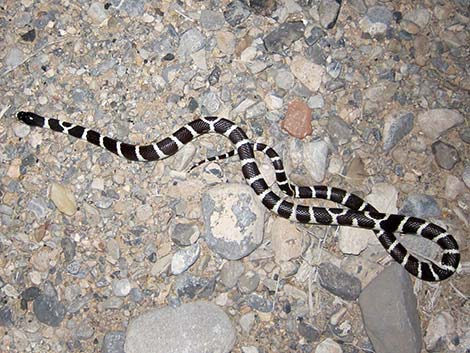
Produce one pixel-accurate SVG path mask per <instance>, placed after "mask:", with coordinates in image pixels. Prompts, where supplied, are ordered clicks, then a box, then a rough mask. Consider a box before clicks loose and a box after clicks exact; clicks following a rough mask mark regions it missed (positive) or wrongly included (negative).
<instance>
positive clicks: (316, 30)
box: [305, 27, 325, 46]
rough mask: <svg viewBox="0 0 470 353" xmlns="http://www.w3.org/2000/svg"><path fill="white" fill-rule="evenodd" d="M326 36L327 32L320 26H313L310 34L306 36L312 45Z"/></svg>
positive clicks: (308, 42)
mask: <svg viewBox="0 0 470 353" xmlns="http://www.w3.org/2000/svg"><path fill="white" fill-rule="evenodd" d="M324 36H325V32H324V31H323V30H322V29H321V28H320V27H313V28H312V29H311V31H310V35H309V36H308V37H307V38H305V42H306V43H307V45H309V46H312V45H314V44H315V43H317V42H318V41H319V40H320V39H321V38H323V37H324Z"/></svg>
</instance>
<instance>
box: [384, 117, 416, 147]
mask: <svg viewBox="0 0 470 353" xmlns="http://www.w3.org/2000/svg"><path fill="white" fill-rule="evenodd" d="M413 125H414V115H413V113H410V112H406V113H399V114H391V115H389V116H388V117H386V118H385V125H384V132H383V134H384V144H383V149H384V151H387V152H388V151H390V150H391V149H392V148H393V147H395V146H396V145H397V143H398V142H400V141H401V140H402V139H403V137H405V136H406V135H408V134H409V133H410V131H411V130H412V129H413Z"/></svg>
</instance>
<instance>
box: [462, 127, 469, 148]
mask: <svg viewBox="0 0 470 353" xmlns="http://www.w3.org/2000/svg"><path fill="white" fill-rule="evenodd" d="M459 135H460V138H461V139H462V141H463V142H465V143H467V144H470V127H467V128H464V129H462V130H460V133H459Z"/></svg>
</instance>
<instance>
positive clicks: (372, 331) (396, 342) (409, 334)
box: [359, 263, 422, 353]
mask: <svg viewBox="0 0 470 353" xmlns="http://www.w3.org/2000/svg"><path fill="white" fill-rule="evenodd" d="M416 304H417V303H416V297H415V295H414V293H413V284H412V282H411V279H410V276H409V275H408V274H407V272H406V271H405V270H404V269H403V268H402V267H401V266H400V265H399V264H397V263H392V264H391V265H390V266H388V267H387V268H386V269H385V270H384V271H383V272H382V273H380V274H379V276H377V277H376V278H375V279H374V280H372V281H371V282H370V283H369V285H368V286H367V287H366V288H364V290H363V291H362V293H361V295H360V297H359V306H360V308H361V312H362V317H363V321H364V326H365V329H366V331H367V335H368V336H369V339H370V340H371V342H372V345H373V346H374V349H375V351H376V352H378V353H379V352H421V348H422V338H421V323H420V319H419V315H418V311H417V308H416ZM397 323H399V324H398V325H397Z"/></svg>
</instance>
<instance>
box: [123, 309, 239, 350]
mask: <svg viewBox="0 0 470 353" xmlns="http://www.w3.org/2000/svg"><path fill="white" fill-rule="evenodd" d="M235 338H236V334H235V328H234V327H233V324H232V322H231V321H230V318H229V317H228V316H227V314H225V312H224V311H223V310H222V309H220V308H219V307H218V306H217V305H215V304H212V303H210V302H204V301H198V302H193V303H188V304H182V305H181V306H179V307H177V308H172V307H168V306H167V307H163V308H159V309H153V310H149V311H147V312H146V313H144V314H142V315H140V316H138V317H136V318H134V319H133V320H132V321H131V323H130V324H129V326H128V328H127V332H126V342H125V349H124V350H125V352H126V353H181V352H191V353H207V352H218V353H229V352H230V351H231V350H232V348H233V346H234V344H235Z"/></svg>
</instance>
